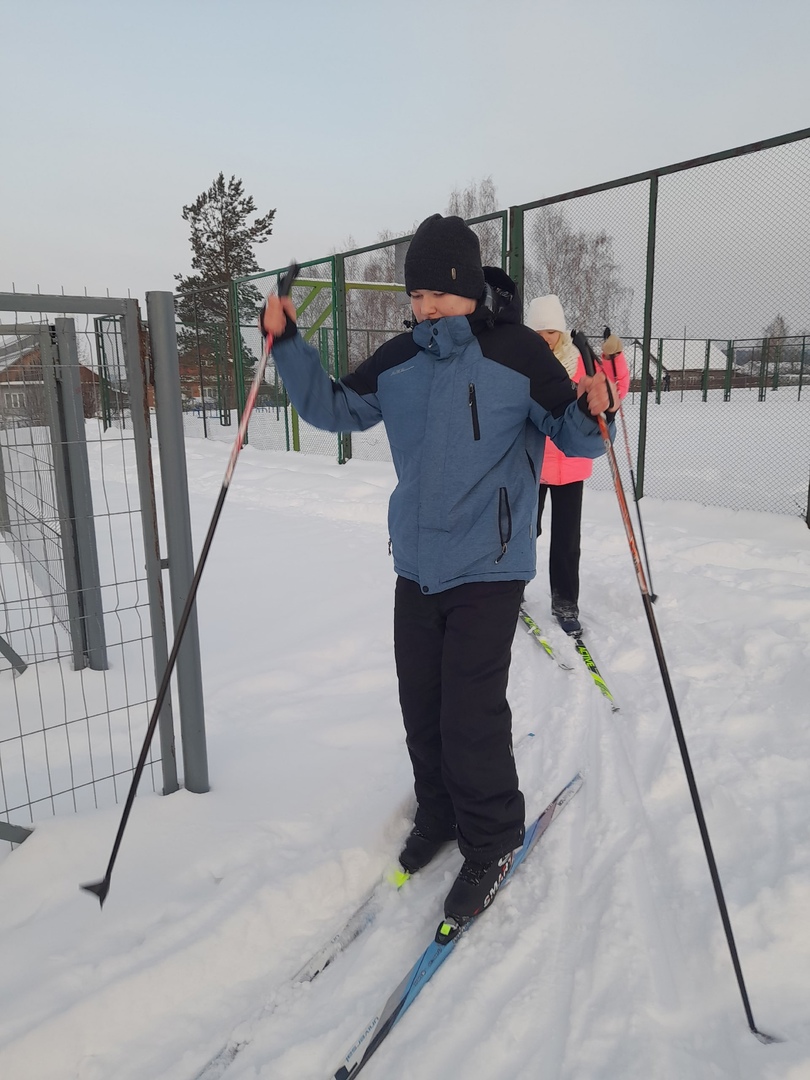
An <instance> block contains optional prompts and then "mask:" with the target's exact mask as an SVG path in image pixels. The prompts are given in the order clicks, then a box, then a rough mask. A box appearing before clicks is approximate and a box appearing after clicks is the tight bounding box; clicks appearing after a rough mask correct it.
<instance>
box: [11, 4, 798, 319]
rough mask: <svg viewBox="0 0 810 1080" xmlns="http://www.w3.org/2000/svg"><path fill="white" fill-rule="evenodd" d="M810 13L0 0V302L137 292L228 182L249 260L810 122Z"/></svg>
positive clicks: (318, 248) (723, 8)
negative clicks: (261, 225) (244, 226)
mask: <svg viewBox="0 0 810 1080" xmlns="http://www.w3.org/2000/svg"><path fill="white" fill-rule="evenodd" d="M809 40H810V3H808V2H807V0H772V2H770V3H768V4H767V5H763V4H761V3H752V2H749V0H649V2H644V0H613V2H611V3H605V2H604V0H598V2H593V0H569V2H562V0H560V2H557V3H546V2H542V0H410V2H406V3H389V2H387V0H306V2H299V3H294V2H289V3H285V4H281V3H277V2H275V0H262V2H258V0H160V2H156V0H138V2H135V3H133V2H132V0H126V2H123V0H103V2H101V0H24V2H23V0H0V80H2V86H1V87H0V90H1V92H2V97H1V98H0V100H2V103H3V109H2V115H3V118H4V123H3V125H2V131H3V139H2V151H0V157H1V159H2V166H1V167H0V194H1V195H2V216H3V227H2V243H1V245H0V291H4V290H10V289H11V288H12V286H13V287H14V288H16V290H17V291H20V292H35V291H37V288H39V289H40V290H41V291H42V292H59V291H60V290H61V289H62V288H64V290H65V292H67V293H75V292H83V291H84V290H85V288H86V289H87V291H88V293H89V294H96V295H104V294H105V292H106V291H107V290H109V292H110V295H126V294H127V291H128V290H129V291H130V292H131V295H133V296H137V297H139V298H143V296H144V294H145V293H146V291H147V290H153V289H172V288H173V285H174V279H173V275H174V274H175V273H176V272H178V271H179V272H188V270H189V268H190V249H189V243H188V226H187V224H186V223H185V222H184V221H183V220H182V217H181V211H182V206H183V205H184V204H187V203H190V202H192V201H193V200H194V199H195V198H196V196H197V195H198V194H199V193H200V192H201V191H203V190H204V189H206V188H207V187H208V186H209V185H210V183H211V182H212V181H213V179H214V178H215V177H216V175H217V174H218V173H219V172H220V171H223V172H224V173H225V175H226V177H228V176H230V175H231V174H234V175H236V176H237V177H241V178H242V180H243V181H244V185H245V189H246V191H247V192H248V193H250V194H252V195H253V197H254V199H255V201H256V204H257V207H258V210H259V212H260V213H266V212H267V211H268V210H269V209H272V208H275V209H276V225H275V229H274V235H273V237H272V238H271V240H270V241H269V242H268V243H266V244H264V245H262V246H260V247H258V248H257V257H258V260H259V264H260V265H261V266H262V267H264V268H275V267H277V266H279V265H283V264H285V263H286V262H287V261H288V260H289V259H290V258H291V257H293V256H295V257H296V258H298V259H299V260H304V259H310V258H316V257H318V256H321V255H325V254H327V253H328V252H329V251H331V250H333V249H336V248H337V249H341V248H342V247H344V246H345V242H346V241H347V239H348V238H349V237H352V238H353V239H354V240H355V241H356V243H357V244H358V245H362V244H368V243H373V242H374V241H375V240H376V239H377V235H378V233H379V232H380V231H381V230H383V229H386V228H389V229H393V230H404V229H407V228H409V227H410V226H411V224H412V223H413V222H414V221H418V220H421V218H423V217H425V216H426V215H427V214H429V213H433V212H435V211H437V210H439V211H443V210H444V208H445V207H446V205H447V201H448V196H449V194H450V192H451V190H452V189H453V188H455V187H464V186H466V185H467V184H469V183H471V182H475V181H478V180H480V179H482V178H483V177H485V176H488V175H491V176H492V177H493V179H494V181H495V184H496V187H497V192H498V202H499V205H501V206H507V205H510V204H514V203H522V202H528V201H530V200H533V199H538V198H542V197H544V196H546V195H554V194H557V193H560V192H564V191H567V190H570V189H573V188H578V187H582V186H585V185H588V184H592V183H598V182H600V181H605V180H610V179H613V178H616V177H619V176H623V175H627V174H629V173H633V172H637V171H642V170H645V169H649V168H654V167H656V166H661V165H666V164H670V163H672V162H677V161H681V160H684V159H687V158H692V157H695V156H698V155H701V154H706V153H712V152H714V151H717V150H723V149H727V148H730V147H734V146H738V145H741V144H744V143H748V142H753V141H756V140H759V139H766V138H769V137H771V136H775V135H780V134H783V133H785V132H789V131H794V130H796V129H799V128H802V127H807V126H809V125H810V61H808V50H807V43H808V41H809Z"/></svg>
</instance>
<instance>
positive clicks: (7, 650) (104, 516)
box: [0, 296, 176, 846]
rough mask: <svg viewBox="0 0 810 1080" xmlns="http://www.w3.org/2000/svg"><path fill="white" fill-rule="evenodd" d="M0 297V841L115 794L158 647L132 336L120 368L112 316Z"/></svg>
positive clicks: (143, 719) (128, 761) (169, 766)
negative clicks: (70, 314) (68, 315)
mask: <svg viewBox="0 0 810 1080" xmlns="http://www.w3.org/2000/svg"><path fill="white" fill-rule="evenodd" d="M3 299H4V307H3V311H4V312H9V310H11V319H9V318H8V317H7V316H6V315H5V314H4V316H3V319H4V325H3V328H2V329H3V331H4V333H3V336H2V341H0V642H2V643H3V647H2V648H0V703H1V704H0V839H3V840H6V841H8V840H10V839H14V838H17V839H21V838H22V837H23V836H24V835H25V831H24V830H25V829H26V828H27V827H29V826H30V825H31V823H33V822H36V821H39V820H41V819H42V818H43V817H47V816H50V815H52V814H55V813H59V812H61V811H64V810H73V811H76V810H84V809H89V808H93V807H98V806H103V805H109V804H111V803H113V802H116V801H117V800H118V799H119V798H120V796H121V794H122V792H124V793H125V792H126V790H127V788H128V785H129V780H130V778H131V775H132V769H133V767H134V764H135V760H136V758H137V755H138V753H139V752H140V748H141V742H142V738H143V732H144V731H145V729H146V724H147V722H148V718H149V712H150V706H151V702H152V700H153V698H154V689H155V665H156V656H157V653H156V647H155V636H156V635H158V636H160V635H161V634H163V635H164V636H163V651H164V652H165V634H164V630H163V627H162V624H161V625H160V626H156V625H155V613H154V604H153V603H150V591H152V590H153V589H154V582H152V583H151V584H150V582H148V581H147V567H148V564H149V562H150V559H149V557H148V554H147V549H146V541H145V530H144V519H145V518H146V519H147V529H146V532H148V531H149V527H148V523H149V522H154V520H155V516H156V515H155V505H154V498H153V496H152V498H151V501H150V500H148V499H147V500H145V499H144V486H143V480H144V475H145V473H146V472H147V471H148V469H147V467H146V466H145V465H144V462H143V461H142V458H143V454H142V447H138V446H136V433H137V430H138V424H140V430H141V431H142V432H146V430H147V408H148V402H146V401H145V400H144V394H145V392H146V388H145V385H143V373H142V371H141V370H140V368H141V365H140V343H139V341H138V334H137V329H136V332H135V333H134V334H133V332H132V328H130V339H132V338H133V337H134V338H135V340H134V342H133V341H132V340H130V362H129V363H125V358H124V340H123V335H124V326H123V323H124V320H123V318H122V317H121V316H102V317H96V318H94V317H93V316H92V315H91V314H89V313H87V311H86V312H85V313H83V314H79V315H78V316H77V321H74V320H73V319H65V318H61V319H60V318H59V317H58V316H57V317H54V312H53V310H51V311H50V312H49V311H45V312H42V313H40V312H37V313H36V314H35V315H32V314H31V311H32V304H36V303H37V302H41V303H43V304H44V303H45V302H46V298H41V300H39V301H38V300H37V298H26V297H12V298H9V297H8V296H5V297H4V298H3ZM26 300H28V301H31V303H29V304H28V306H25V304H24V301H26ZM110 303H111V304H112V302H110ZM15 304H19V305H20V308H19V310H18V311H16V312H14V311H13V306H14V305H15ZM121 304H122V308H123V306H125V305H130V306H133V305H134V301H122V302H121ZM88 308H89V302H88ZM66 310H68V311H69V310H70V308H69V305H68V304H67V303H66V304H65V306H63V307H62V309H61V313H62V314H64V312H65V311H66ZM135 310H137V309H136V308H135ZM27 323H30V325H31V327H32V329H31V330H29V329H28V328H27ZM135 325H136V328H137V317H136V321H135ZM15 327H17V329H16V330H15V329H14V328H15ZM9 331H10V332H9ZM68 331H69V334H68V333H67V332H68ZM66 342H69V347H68V346H67V345H66ZM133 357H134V363H135V366H136V367H137V368H138V373H139V376H140V379H141V385H139V387H138V390H139V394H135V393H134V392H133V385H132V373H133V372H132V369H133ZM71 380H72V381H71ZM139 402H140V404H139ZM71 408H72V410H73V411H72V422H71V419H70V413H71ZM145 437H147V438H148V436H145ZM139 459H141V460H139ZM148 468H149V469H150V468H151V466H149V467H148ZM151 555H152V560H153V562H155V563H156V561H157V552H156V550H153V551H152V553H151ZM158 572H159V571H158ZM158 588H159V582H158ZM152 599H153V598H152ZM90 622H94V625H93V626H91V627H90V628H89V630H88V623H90ZM161 757H162V755H161V749H159V748H158V747H155V748H154V749H153V750H152V752H151V753H150V756H149V758H148V762H147V770H146V776H147V778H148V782H149V783H151V785H152V787H153V789H160V788H161V787H162V788H163V790H167V788H168V789H171V776H172V775H173V770H174V762H173V761H171V762H166V761H165V760H164V761H162V760H161ZM174 783H175V786H176V780H175V781H174ZM0 846H1V845H0Z"/></svg>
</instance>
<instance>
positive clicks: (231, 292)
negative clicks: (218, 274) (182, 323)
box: [226, 280, 248, 444]
mask: <svg viewBox="0 0 810 1080" xmlns="http://www.w3.org/2000/svg"><path fill="white" fill-rule="evenodd" d="M227 339H230V341H229V344H230V346H231V349H230V351H231V353H232V355H231V356H229V357H226V359H228V360H230V361H231V363H232V364H233V382H234V387H235V389H236V419H237V420H238V421H239V423H241V422H242V413H243V412H244V411H245V397H246V390H245V377H244V372H243V371H242V334H241V332H240V330H239V284H238V282H236V281H235V280H234V281H231V282H230V283H229V285H228V334H227ZM227 339H226V340H227ZM247 441H248V432H247V431H246V432H245V444H247Z"/></svg>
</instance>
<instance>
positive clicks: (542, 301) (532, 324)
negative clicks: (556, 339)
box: [526, 293, 568, 334]
mask: <svg viewBox="0 0 810 1080" xmlns="http://www.w3.org/2000/svg"><path fill="white" fill-rule="evenodd" d="M526 325H527V326H528V327H529V329H531V330H559V331H560V332H561V333H563V334H565V333H567V331H568V327H567V326H566V325H565V312H564V311H563V308H562V304H561V303H560V298H559V296H555V295H554V294H553V293H550V294H549V295H548V296H537V297H535V298H534V300H532V302H531V303H530V304H529V311H528V314H527V315H526Z"/></svg>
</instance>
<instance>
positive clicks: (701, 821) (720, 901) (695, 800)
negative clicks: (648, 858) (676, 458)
mask: <svg viewBox="0 0 810 1080" xmlns="http://www.w3.org/2000/svg"><path fill="white" fill-rule="evenodd" d="M573 341H574V344H575V345H576V347H577V348H578V349H579V351H580V353H581V355H582V362H583V364H584V365H585V371H586V373H587V374H588V375H594V374H595V372H596V363H595V357H594V354H593V350H592V349H591V346H590V344H589V342H588V339H587V338H586V337H585V335H584V334H582V333H575V334H574V335H573ZM596 420H597V423H598V424H599V431H600V433H601V435H602V438H603V440H604V443H605V450H606V453H607V456H608V461H609V463H610V471H611V473H612V475H613V483H614V486H615V488H616V498H617V499H618V501H619V510H620V511H621V516H622V521H623V522H624V529H625V532H626V534H627V541H628V544H629V545H630V554H631V556H632V559H633V566H634V567H635V571H636V578H637V579H638V586H639V589H640V590H641V599H642V603H643V604H644V611H645V613H646V615H647V622H648V624H649V627H650V634H651V635H652V641H653V648H654V649H655V655H656V659H657V660H658V667H659V669H660V672H661V678H662V680H663V683H664V691H665V693H666V698H667V703H668V704H669V711H670V714H671V716H672V723H673V725H674V728H675V736H676V738H677V740H678V746H679V747H680V751H681V758H682V760H683V766H684V770H685V772H686V781H687V784H688V785H689V791H690V793H691V796H692V804H693V806H694V809H695V817H696V818H697V823H698V828H699V830H700V835H701V838H702V840H703V848H704V851H705V852H706V861H707V862H708V864H709V873H710V875H711V879H712V884H713V885H714V893H715V896H716V897H717V906H718V908H719V910H720V920H721V922H722V923H723V929H724V930H725V934H726V941H727V942H728V948H729V953H730V954H731V963H732V965H733V967H734V972H735V974H736V976H737V985H738V986H739V988H740V995H741V997H742V1003H743V1008H744V1009H745V1016H746V1019H747V1020H748V1027H749V1028H750V1030H751V1031H752V1032H753V1034H754V1035H756V1037H757V1038H758V1039H759V1041H760V1042H763V1043H772V1042H779V1041H781V1040H779V1039H777V1038H775V1037H774V1036H773V1035H766V1034H765V1033H764V1032H762V1031H759V1030H758V1028H757V1026H756V1024H755V1023H754V1015H753V1013H752V1011H751V1005H750V1002H749V1000H748V991H747V990H746V988H745V980H744V979H743V972H742V966H741V965H740V958H739V956H738V954H737V946H736V945H735V943H734V932H733V930H732V929H731V919H730V918H729V914H728V908H727V907H726V901H725V897H724V895H723V886H722V884H721V882H720V874H719V872H718V869H717V863H716V862H715V858H714V852H713V851H712V844H711V839H710V838H709V830H708V827H707V825H706V818H705V816H704V814H703V806H702V804H701V801H700V793H699V791H698V787H697V781H696V780H695V774H694V771H693V769H692V763H691V761H690V758H689V749H688V747H687V745H686V736H685V735H684V731H683V726H682V724H681V719H680V716H679V714H678V705H677V702H676V701H675V691H674V690H673V687H672V680H671V679H670V677H669V669H668V667H667V662H666V658H665V657H664V647H663V645H662V644H661V636H660V634H659V633H658V626H657V624H656V620H655V612H654V611H653V606H652V597H651V595H650V591H649V589H648V587H647V581H646V578H645V577H644V569H643V567H642V565H641V559H640V558H639V554H638V547H637V545H636V538H635V535H634V533H633V523H632V521H631V519H630V511H629V509H628V507H627V499H626V498H625V494H624V488H623V487H622V480H621V476H620V475H619V468H618V465H617V464H616V455H615V454H614V452H613V446H612V444H611V441H610V432H609V431H608V426H607V420H606V418H605V414H604V413H600V414H599V416H598V417H596Z"/></svg>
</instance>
